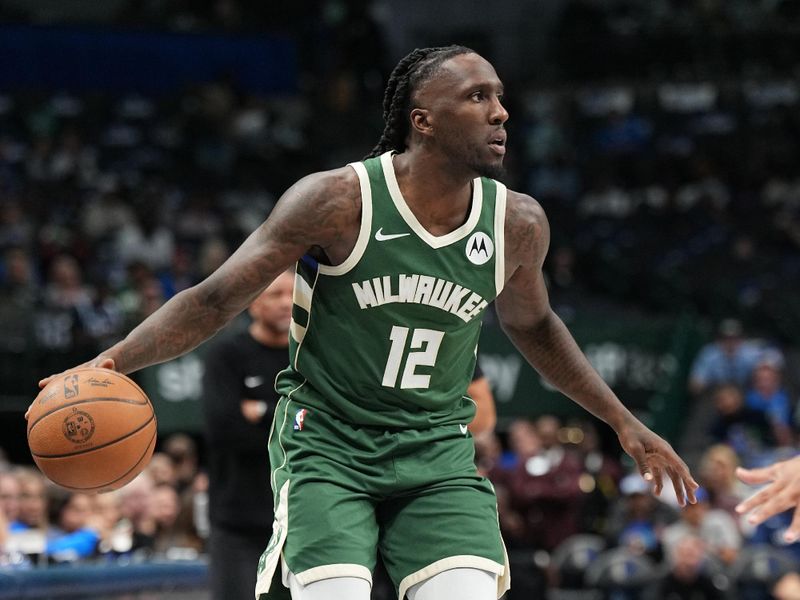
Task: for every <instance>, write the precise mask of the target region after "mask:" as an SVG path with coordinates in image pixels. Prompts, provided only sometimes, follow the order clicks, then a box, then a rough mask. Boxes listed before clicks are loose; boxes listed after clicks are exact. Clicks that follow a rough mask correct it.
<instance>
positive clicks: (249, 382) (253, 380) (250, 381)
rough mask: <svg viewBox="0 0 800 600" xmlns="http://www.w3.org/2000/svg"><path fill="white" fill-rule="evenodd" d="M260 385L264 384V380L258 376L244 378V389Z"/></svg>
mask: <svg viewBox="0 0 800 600" xmlns="http://www.w3.org/2000/svg"><path fill="white" fill-rule="evenodd" d="M262 383H264V378H263V377H259V376H258V375H253V376H251V377H245V378H244V385H245V387H249V388H254V387H258V386H260V385H261V384H262Z"/></svg>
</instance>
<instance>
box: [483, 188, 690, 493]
mask: <svg viewBox="0 0 800 600" xmlns="http://www.w3.org/2000/svg"><path fill="white" fill-rule="evenodd" d="M508 194H509V195H508V209H507V214H506V278H507V281H506V285H505V288H504V290H503V292H502V293H501V294H500V296H498V298H497V302H496V307H497V313H498V316H499V318H500V323H501V325H502V327H503V329H504V330H505V332H506V334H507V335H508V337H509V338H510V339H511V341H512V342H513V343H514V345H515V346H516V347H517V349H518V350H519V351H520V352H521V353H522V355H523V356H524V357H525V358H526V359H527V360H528V362H529V363H530V364H531V366H533V368H535V369H536V370H537V371H538V372H539V373H541V375H542V376H543V377H544V378H545V379H546V380H547V381H548V382H549V383H550V384H552V385H553V386H555V387H556V388H558V389H559V390H560V391H561V392H562V393H563V394H565V395H566V396H568V397H569V398H571V399H572V400H574V401H575V402H577V403H578V404H580V405H581V406H583V407H584V408H585V409H586V410H588V411H589V412H591V413H592V414H593V415H595V416H596V417H598V418H599V419H602V420H603V421H605V422H606V423H608V424H609V425H610V426H611V427H612V428H613V429H614V431H616V433H617V436H618V437H619V441H620V444H621V445H622V448H623V449H624V450H625V452H627V453H628V454H629V455H630V456H631V457H632V458H633V459H634V460H635V461H636V464H637V465H638V467H639V470H640V472H641V473H642V475H643V476H644V478H645V479H647V480H650V481H653V482H654V483H655V492H656V494H660V493H661V489H662V488H663V484H664V475H666V476H667V477H669V478H670V479H671V480H672V484H673V487H674V488H675V493H676V495H677V497H678V500H679V502H681V503H683V499H684V497H688V499H689V501H690V502H692V503H694V502H695V497H694V490H695V489H697V487H698V485H697V483H696V482H695V481H694V479H693V478H692V476H691V474H690V473H689V469H688V467H687V466H686V464H685V463H684V462H683V460H681V459H680V457H679V456H678V455H677V454H676V453H675V451H674V450H673V449H672V447H671V446H670V445H669V444H668V443H667V442H666V441H665V440H663V439H662V438H660V437H659V436H657V435H656V434H655V433H653V432H652V431H650V430H649V429H648V428H647V427H645V426H644V425H643V424H642V423H641V422H640V421H639V420H638V419H637V418H636V417H634V416H633V414H631V412H630V411H629V410H628V409H627V408H625V406H624V405H623V404H622V402H620V400H619V399H618V398H617V397H616V395H615V394H614V393H613V392H612V391H611V389H610V388H609V387H608V385H606V383H605V382H604V381H603V380H602V378H601V377H600V375H599V374H598V373H597V371H595V369H594V368H593V367H592V366H591V364H590V363H589V361H588V360H587V358H586V356H585V355H584V354H583V352H582V351H581V349H580V348H579V347H578V345H577V343H576V342H575V340H574V339H573V337H572V335H571V334H570V333H569V331H568V330H567V328H566V326H565V325H564V323H563V322H562V321H561V319H559V318H558V316H557V315H556V314H555V313H554V312H553V310H552V308H551V307H550V302H549V299H548V294H547V288H546V287H545V283H544V278H543V274H542V265H543V264H544V259H545V256H546V254H547V249H548V246H549V244H550V228H549V224H548V222H547V218H546V216H545V214H544V211H543V210H542V207H541V206H540V205H539V204H538V203H537V202H536V201H535V200H533V199H532V198H530V197H528V196H524V195H522V194H517V193H513V192H511V191H509V193H508Z"/></svg>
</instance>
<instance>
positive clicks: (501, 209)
mask: <svg viewBox="0 0 800 600" xmlns="http://www.w3.org/2000/svg"><path fill="white" fill-rule="evenodd" d="M495 185H496V186H497V196H496V198H497V199H496V200H495V205H494V287H495V290H496V293H497V295H498V296H499V295H500V292H502V291H503V288H504V287H505V285H506V243H505V242H506V196H507V194H508V190H507V189H506V186H505V185H503V184H502V183H500V182H499V181H495Z"/></svg>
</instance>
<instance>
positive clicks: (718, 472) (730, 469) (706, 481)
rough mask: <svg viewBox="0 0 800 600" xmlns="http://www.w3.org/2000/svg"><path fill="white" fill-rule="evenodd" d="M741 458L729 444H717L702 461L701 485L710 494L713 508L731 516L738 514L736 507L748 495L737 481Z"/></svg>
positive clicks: (704, 454) (707, 451) (705, 453)
mask: <svg viewBox="0 0 800 600" xmlns="http://www.w3.org/2000/svg"><path fill="white" fill-rule="evenodd" d="M738 466H739V457H738V456H736V452H734V451H733V449H732V448H731V447H730V446H728V445H727V444H715V445H713V446H711V447H710V448H709V449H708V450H706V451H705V452H704V453H703V456H702V457H701V459H700V479H699V481H700V483H701V485H702V486H703V487H704V488H705V489H706V491H707V492H708V497H709V501H710V503H711V507H712V508H719V509H722V510H724V511H726V512H727V513H728V514H730V515H731V516H734V515H735V514H736V505H737V504H739V502H741V501H742V500H743V499H744V498H745V496H746V495H747V491H746V490H745V489H744V488H743V486H742V484H741V483H740V482H739V481H738V480H737V479H736V468H737V467H738Z"/></svg>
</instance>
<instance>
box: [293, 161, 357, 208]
mask: <svg viewBox="0 0 800 600" xmlns="http://www.w3.org/2000/svg"><path fill="white" fill-rule="evenodd" d="M292 187H293V188H294V190H295V191H296V192H299V193H300V194H301V195H302V196H304V197H306V198H310V199H317V200H327V201H336V200H337V199H341V198H353V197H356V196H359V195H360V193H359V192H360V186H359V181H358V175H357V174H356V172H355V170H354V169H353V168H352V167H350V166H349V165H347V166H344V167H338V168H336V169H330V170H327V171H317V172H315V173H310V174H308V175H306V176H305V177H303V178H302V179H299V180H298V181H297V182H296V183H295V184H294V185H293V186H292Z"/></svg>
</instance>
